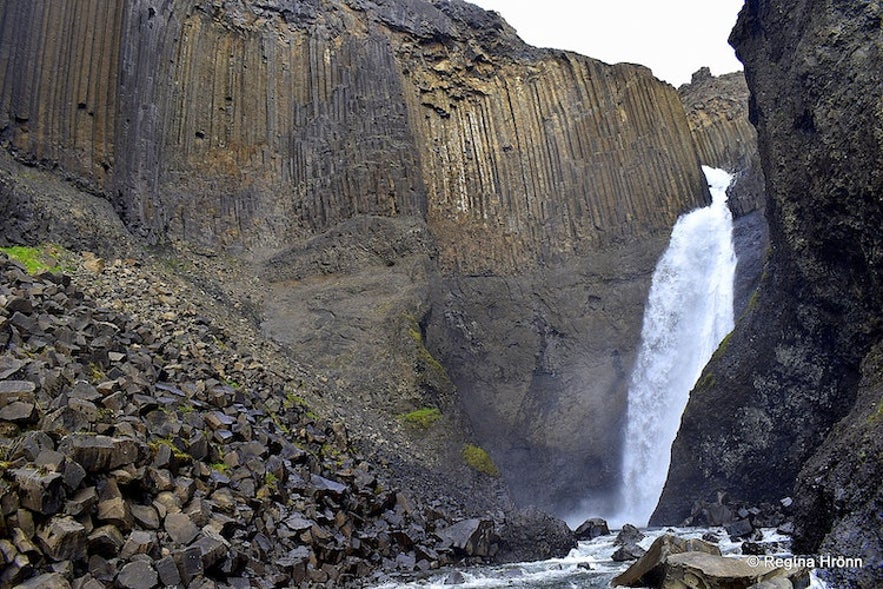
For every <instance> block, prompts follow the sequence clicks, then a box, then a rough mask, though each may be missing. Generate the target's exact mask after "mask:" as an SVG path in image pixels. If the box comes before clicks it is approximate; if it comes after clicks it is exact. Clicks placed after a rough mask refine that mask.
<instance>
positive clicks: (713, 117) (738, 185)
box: [678, 68, 769, 317]
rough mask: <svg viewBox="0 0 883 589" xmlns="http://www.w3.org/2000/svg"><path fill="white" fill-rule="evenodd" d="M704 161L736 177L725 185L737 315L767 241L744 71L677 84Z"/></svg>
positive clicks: (752, 287)
mask: <svg viewBox="0 0 883 589" xmlns="http://www.w3.org/2000/svg"><path fill="white" fill-rule="evenodd" d="M678 95H679V96H680V97H681V102H683V104H684V110H685V111H686V113H687V121H688V122H689V124H690V131H691V132H692V134H693V141H694V142H695V143H696V149H697V150H698V151H699V157H700V159H701V160H702V163H703V164H705V165H708V166H712V167H714V168H721V169H724V170H727V171H728V172H730V173H732V174H733V175H734V176H735V177H734V179H733V183H732V185H731V186H730V187H729V189H727V196H728V201H727V202H728V204H729V206H730V210H732V212H733V216H734V225H733V241H734V246H735V248H736V254H737V256H738V258H739V264H738V266H737V269H736V278H735V281H736V284H735V287H736V288H735V293H734V295H735V299H734V301H733V306H734V310H735V315H736V317H738V316H739V315H741V314H742V313H743V312H744V311H745V309H746V308H747V307H748V303H749V301H750V300H751V297H752V296H753V295H754V293H755V291H756V290H757V286H758V284H759V283H760V277H761V274H762V271H763V263H764V260H765V258H766V251H767V247H768V246H769V229H768V227H767V222H766V218H765V216H764V209H765V207H766V204H765V203H766V199H765V197H764V188H763V170H762V169H761V165H760V155H759V154H758V151H757V131H755V129H754V126H753V125H752V124H751V121H749V119H748V95H749V93H748V85H747V84H746V83H745V76H744V74H742V72H734V73H731V74H725V75H723V76H718V77H714V76H712V75H711V71H710V70H709V69H708V68H701V69H700V70H699V71H697V72H695V73H694V74H693V77H692V80H691V81H690V83H689V84H684V85H683V86H681V87H680V88H678Z"/></svg>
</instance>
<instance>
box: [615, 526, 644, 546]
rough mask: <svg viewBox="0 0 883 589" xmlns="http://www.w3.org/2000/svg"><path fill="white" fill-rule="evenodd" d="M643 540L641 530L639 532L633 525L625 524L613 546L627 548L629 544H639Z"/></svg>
mask: <svg viewBox="0 0 883 589" xmlns="http://www.w3.org/2000/svg"><path fill="white" fill-rule="evenodd" d="M643 539H644V534H643V533H641V530H639V529H638V528H636V527H635V526H633V525H632V524H625V525H623V526H622V529H621V530H620V531H619V534H617V535H616V539H615V540H614V541H613V545H614V546H626V545H628V544H637V543H638V542H640V541H641V540H643Z"/></svg>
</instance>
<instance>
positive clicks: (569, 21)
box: [468, 0, 743, 86]
mask: <svg viewBox="0 0 883 589" xmlns="http://www.w3.org/2000/svg"><path fill="white" fill-rule="evenodd" d="M468 1H469V2H472V3H473V4H477V5H479V6H481V7H482V8H485V9H488V10H496V11H497V12H499V13H500V14H501V15H503V18H505V19H506V21H507V22H508V23H509V24H510V25H512V27H514V28H515V29H516V30H517V31H518V34H519V36H520V37H521V38H522V39H524V40H525V41H526V42H528V43H530V44H531V45H536V46H538V47H553V48H555V49H567V50H569V51H575V52H577V53H582V54H583V55H587V56H589V57H594V58H595V59H600V60H601V61H605V62H607V63H618V62H621V61H626V62H630V63H639V64H641V65H645V66H647V67H649V68H650V69H651V70H653V74H654V75H655V76H656V77H657V78H659V79H661V80H665V81H666V82H669V83H670V84H673V85H674V86H680V85H681V84H684V83H686V82H689V81H690V75H691V74H692V73H693V72H695V71H696V70H698V69H699V68H700V67H702V66H708V67H710V68H711V72H712V73H713V74H714V75H720V74H726V73H729V72H735V71H740V70H742V64H741V63H739V61H738V60H737V59H736V56H735V54H734V52H733V49H732V47H730V46H729V45H728V44H727V37H729V36H730V30H731V29H732V28H733V25H735V24H736V16H737V15H738V14H739V10H740V9H741V8H742V4H743V0H581V1H580V0H468Z"/></svg>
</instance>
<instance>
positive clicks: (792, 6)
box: [653, 0, 883, 586]
mask: <svg viewBox="0 0 883 589" xmlns="http://www.w3.org/2000/svg"><path fill="white" fill-rule="evenodd" d="M881 18H883V9H881V6H880V4H879V3H878V2H870V3H868V2H857V1H847V0H840V1H836V2H827V1H821V0H803V1H801V2H797V3H794V2H788V3H786V2H780V1H778V0H761V1H750V2H748V3H747V4H746V6H745V7H744V8H743V10H742V13H741V14H740V17H739V22H738V24H737V26H736V28H735V29H734V32H733V35H732V37H731V40H732V42H733V44H734V45H735V46H736V48H737V52H738V55H739V57H740V59H742V60H743V62H744V63H745V69H746V77H747V80H748V85H749V88H750V89H751V117H752V121H753V122H754V124H755V125H756V127H757V129H758V137H759V146H760V155H761V161H762V162H763V168H764V175H765V177H766V189H767V195H768V201H767V216H768V218H769V221H770V231H771V242H772V251H771V256H770V260H769V266H768V272H767V275H766V276H765V279H764V280H763V282H762V284H761V287H760V291H759V296H758V298H757V300H756V304H755V305H752V307H753V308H752V310H751V311H750V312H749V313H748V314H747V315H746V316H744V317H743V319H742V321H741V322H740V323H739V324H738V325H737V327H736V330H735V332H734V333H733V335H732V337H731V338H730V339H729V341H728V342H727V343H726V344H725V345H722V346H721V349H720V350H719V351H718V353H717V354H716V355H715V358H714V359H713V360H712V362H711V363H710V364H709V366H708V367H707V368H706V371H705V374H704V376H703V377H702V379H701V381H700V385H699V386H697V388H696V389H695V390H694V391H693V393H692V395H691V399H690V403H689V405H688V407H687V411H686V413H685V415H684V418H683V422H682V428H681V431H680V433H679V435H678V439H677V441H676V442H675V445H674V447H673V450H672V454H673V459H672V463H673V464H672V468H671V471H670V473H669V479H668V482H667V484H666V488H665V492H664V494H663V497H662V500H661V503H660V505H659V507H658V509H657V512H656V514H655V515H654V518H653V521H654V522H657V523H662V522H676V521H679V520H681V519H683V518H684V517H686V516H688V515H689V514H690V509H691V506H692V503H693V501H694V500H696V499H699V498H707V496H708V495H711V494H712V493H713V492H715V491H716V490H718V489H725V490H727V491H729V492H730V493H731V494H732V495H733V496H735V497H739V498H745V499H749V500H753V501H762V500H776V499H778V498H780V497H783V496H786V495H790V494H791V493H792V492H793V491H794V485H795V481H797V480H799V484H798V486H797V488H796V493H797V504H798V506H799V507H798V513H797V519H798V522H800V524H799V531H798V544H799V545H800V546H801V548H803V549H807V550H813V549H816V548H818V546H819V544H820V542H822V541H823V540H822V539H823V538H825V540H824V542H825V546H826V547H827V548H829V549H833V548H835V547H836V548H838V549H839V550H844V551H845V550H847V549H849V550H855V551H856V552H858V553H857V554H850V556H865V557H866V558H867V559H869V560H870V562H871V563H872V564H873V563H876V564H875V565H874V566H871V567H868V568H866V569H865V570H863V571H858V572H856V571H840V572H839V573H838V574H840V575H846V576H848V575H856V576H862V575H865V581H864V583H865V585H861V586H872V585H873V583H874V582H879V579H880V578H881V575H880V569H879V562H880V555H881V552H883V550H881V542H880V537H879V513H880V511H879V496H880V490H879V486H880V478H879V476H876V478H875V477H874V473H875V472H876V473H877V475H879V468H880V464H881V457H880V455H879V447H878V446H876V445H874V444H869V445H866V444H864V443H863V442H862V440H863V439H864V437H865V436H868V435H872V432H876V435H877V436H879V435H880V430H879V420H877V419H876V417H875V415H874V414H869V407H868V406H867V405H868V404H869V403H874V402H875V401H876V399H874V396H875V395H876V392H875V391H877V390H878V388H877V385H876V383H877V382H878V379H879V373H878V370H879V362H878V361H877V360H876V359H875V358H876V357H877V355H876V354H873V353H871V350H872V347H873V346H874V345H875V344H876V343H879V342H880V340H881V335H883V333H881V327H883V314H881V309H883V304H881V303H883V300H881V292H883V291H881V279H883V272H881V270H883V266H881V263H883V241H881V233H880V227H881V223H883V201H881V200H880V195H881V194H883V116H881V115H883V97H881V94H880V91H879V89H880V87H881V85H883V79H881V78H883V49H881V48H883V43H881V41H883V28H881ZM869 354H870V355H869ZM860 383H862V384H861V386H859V385H860ZM860 390H861V397H858V398H859V399H861V400H860V401H858V402H857V395H858V392H859V391H860ZM844 417H846V419H845V420H844V421H843V422H841V423H840V425H838V427H837V429H834V430H832V427H833V426H834V425H835V424H836V423H837V422H838V421H840V420H841V419H843V418H844ZM845 432H849V434H848V435H849V437H848V438H845V437H844V434H845ZM845 439H849V440H851V441H853V442H854V443H853V444H850V445H849V446H848V447H846V446H844V445H843V441H844V440H845ZM834 448H839V449H840V450H841V451H842V454H837V456H836V459H835V458H833V456H834V454H832V449H834ZM835 454H836V452H835ZM835 463H836V464H838V466H837V467H836V468H835V467H834V466H833V465H834V464H835ZM804 465H806V466H805V467H804ZM801 468H803V471H802V473H801V474H800V478H799V479H798V473H800V472H801ZM850 472H855V473H860V474H859V475H858V476H856V477H855V478H853V477H852V475H847V474H846V473H850ZM864 485H869V486H868V487H867V488H865V487H864ZM875 497H876V499H875ZM875 501H876V503H875ZM875 522H876V523H875ZM851 523H860V525H858V526H857V527H856V528H855V529H854V531H853V532H851V533H854V534H855V535H856V536H854V537H853V538H852V539H851V541H850V542H848V543H846V542H841V541H842V540H844V539H845V538H846V537H847V535H848V534H849V532H846V529H847V528H848V527H849V526H850V524H851ZM873 530H876V531H873ZM859 538H860V540H859ZM839 550H838V552H839ZM875 567H876V568H875ZM844 583H846V581H844ZM869 583H870V584H869ZM850 586H852V585H850Z"/></svg>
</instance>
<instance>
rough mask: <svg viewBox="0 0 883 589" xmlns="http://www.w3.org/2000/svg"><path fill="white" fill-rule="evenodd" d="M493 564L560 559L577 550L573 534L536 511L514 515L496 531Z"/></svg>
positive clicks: (532, 509)
mask: <svg viewBox="0 0 883 589" xmlns="http://www.w3.org/2000/svg"><path fill="white" fill-rule="evenodd" d="M498 535H499V539H498V545H499V550H498V551H497V553H496V554H494V555H493V558H494V562H499V563H506V562H525V561H534V560H546V559H549V558H562V557H564V556H567V554H568V553H569V552H570V551H571V550H572V549H574V548H576V546H577V540H576V536H575V535H574V533H573V532H572V531H571V530H570V528H568V527H567V524H566V523H565V522H564V521H563V520H560V519H558V518H555V517H552V516H551V515H549V514H547V513H544V512H543V511H540V510H539V509H536V508H527V509H522V510H518V511H515V512H513V513H511V514H509V516H508V517H507V519H506V522H505V524H504V525H503V526H502V527H501V528H500V530H499V532H498Z"/></svg>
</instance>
